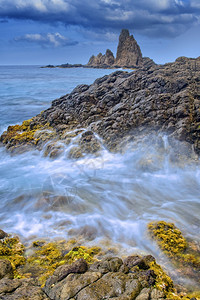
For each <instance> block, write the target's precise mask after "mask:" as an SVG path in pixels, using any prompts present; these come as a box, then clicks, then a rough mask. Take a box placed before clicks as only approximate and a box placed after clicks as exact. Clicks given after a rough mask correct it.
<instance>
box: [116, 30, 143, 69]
mask: <svg viewBox="0 0 200 300" xmlns="http://www.w3.org/2000/svg"><path fill="white" fill-rule="evenodd" d="M141 64H142V52H141V50H140V47H139V46H138V44H137V42H136V40H135V39H134V37H133V36H132V35H129V31H128V30H127V29H122V31H121V34H120V36H119V44H118V47H117V56H116V60H115V65H117V66H119V67H128V68H130V67H133V68H134V67H137V66H139V65H141Z"/></svg>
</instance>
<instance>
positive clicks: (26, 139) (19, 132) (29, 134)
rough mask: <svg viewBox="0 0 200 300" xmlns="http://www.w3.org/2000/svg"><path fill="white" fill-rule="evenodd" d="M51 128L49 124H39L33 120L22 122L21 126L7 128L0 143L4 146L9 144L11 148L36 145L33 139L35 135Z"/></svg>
mask: <svg viewBox="0 0 200 300" xmlns="http://www.w3.org/2000/svg"><path fill="white" fill-rule="evenodd" d="M48 128H51V127H50V125H49V123H46V124H39V123H37V122H35V120H34V118H32V119H29V120H25V121H23V123H22V125H14V126H9V127H8V129H7V131H5V132H4V133H3V134H2V136H1V141H2V142H3V143H4V144H8V143H10V144H11V145H12V146H15V145H19V144H23V143H26V144H30V143H31V144H37V142H38V139H36V138H35V136H34V135H35V133H36V132H37V131H38V130H41V129H48Z"/></svg>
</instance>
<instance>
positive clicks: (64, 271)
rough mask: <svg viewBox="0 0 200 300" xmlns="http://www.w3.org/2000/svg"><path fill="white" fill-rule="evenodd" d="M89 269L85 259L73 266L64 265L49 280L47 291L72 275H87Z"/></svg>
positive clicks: (79, 260)
mask: <svg viewBox="0 0 200 300" xmlns="http://www.w3.org/2000/svg"><path fill="white" fill-rule="evenodd" d="M87 269H88V264H87V263H86V261H85V260H84V259H83V258H80V259H78V260H77V261H76V262H74V263H72V264H71V265H68V264H67V265H63V266H60V267H58V268H57V269H56V270H55V272H54V273H53V275H52V276H51V277H50V278H48V279H47V281H46V284H45V291H48V289H49V287H51V286H52V285H53V284H55V283H58V282H59V281H61V280H63V279H64V278H65V277H67V275H69V274H70V273H85V272H86V271H87Z"/></svg>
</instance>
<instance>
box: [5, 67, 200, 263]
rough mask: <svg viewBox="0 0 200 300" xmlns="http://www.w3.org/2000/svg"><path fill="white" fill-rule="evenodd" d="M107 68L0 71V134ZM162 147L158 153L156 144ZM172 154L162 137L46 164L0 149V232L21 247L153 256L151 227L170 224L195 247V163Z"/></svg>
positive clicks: (198, 216)
mask: <svg viewBox="0 0 200 300" xmlns="http://www.w3.org/2000/svg"><path fill="white" fill-rule="evenodd" d="M113 71H114V70H104V69H84V68H74V69H60V68H53V69H48V68H40V66H1V67H0V104H1V105H0V130H1V133H2V132H3V131H4V130H6V128H7V127H8V126H9V125H14V124H21V123H22V121H23V120H26V119H29V118H31V117H33V116H35V115H37V114H38V113H40V112H41V111H43V110H45V109H47V108H48V107H49V106H50V105H51V101H52V100H54V99H56V98H59V97H61V96H63V95H65V94H67V93H70V92H71V91H72V90H73V89H74V88H75V87H76V86H77V85H78V84H91V83H92V82H93V81H94V80H95V79H96V78H99V77H102V76H104V75H106V74H110V73H112V72H113ZM99 138H100V137H99ZM156 141H158V142H156ZM160 143H161V144H162V151H160V148H157V146H156V145H158V144H160ZM177 147H179V144H178V142H177ZM180 147H181V145H180ZM173 151H174V150H173V148H172V147H170V145H169V139H168V136H167V135H165V134H159V135H158V136H154V137H151V138H148V137H146V139H145V142H143V141H140V142H137V143H135V144H134V142H133V144H132V145H127V147H126V148H125V149H124V151H123V152H120V153H111V152H109V151H108V150H107V148H106V147H103V150H102V152H101V154H100V155H99V156H97V157H94V156H87V157H84V158H80V159H78V160H74V159H69V158H68V157H67V156H66V155H65V154H63V155H61V156H60V157H58V158H56V159H52V158H50V157H45V156H44V154H43V151H38V150H34V151H29V152H26V153H22V154H17V155H13V154H11V153H9V152H7V151H6V149H5V148H4V147H3V146H1V147H0V228H1V229H3V230H4V231H6V232H9V233H13V234H16V235H18V236H20V238H21V239H22V241H24V242H27V243H28V242H31V241H33V240H35V239H40V238H41V239H46V240H52V239H60V238H61V239H79V240H80V242H81V243H82V244H86V245H97V244H98V245H101V246H102V247H107V248H110V249H114V248H115V249H117V251H118V252H120V251H121V253H128V254H130V253H150V254H153V255H154V256H156V257H157V258H158V259H160V257H161V253H160V252H159V250H158V248H157V246H156V244H155V243H153V242H152V240H151V239H150V237H149V234H148V230H147V225H148V223H149V222H152V221H158V220H164V221H166V222H173V223H174V224H175V225H176V226H177V227H178V228H179V229H180V230H181V231H182V232H183V234H184V235H185V236H187V237H189V238H191V239H193V240H195V241H198V242H200V234H199V233H200V169H199V160H198V158H196V160H194V162H191V161H187V160H185V159H183V161H181V162H180V161H179V163H174V162H173V159H172V157H173Z"/></svg>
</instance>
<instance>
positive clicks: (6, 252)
mask: <svg viewBox="0 0 200 300" xmlns="http://www.w3.org/2000/svg"><path fill="white" fill-rule="evenodd" d="M0 233H1V239H0V299H2V300H9V299H12V300H15V299H16V300H17V299H18V300H20V299H21V300H22V299H23V300H26V299H27V300H28V299H29V300H32V299H33V300H46V299H52V300H54V299H55V300H64V299H65V300H67V299H77V300H84V299H91V300H93V299H94V300H98V299H99V300H100V299H120V300H131V299H135V300H162V299H177V300H181V299H183V300H186V299H190V300H195V299H197V300H198V299H199V298H198V297H199V296H200V293H199V291H198V290H196V291H194V287H192V289H189V290H187V289H185V288H184V287H183V286H182V285H177V284H174V283H173V281H172V279H171V278H170V277H169V276H168V275H167V273H166V272H165V271H163V269H162V268H161V267H160V265H158V264H157V263H156V261H155V258H154V257H153V256H152V255H145V256H144V255H143V256H141V255H138V254H133V255H131V256H128V257H123V258H120V257H117V256H114V255H113V254H112V253H111V252H110V250H107V251H103V250H102V249H101V248H99V247H97V246H93V247H85V246H84V247H83V246H80V244H79V242H78V241H75V240H70V241H68V242H67V241H65V240H60V241H54V242H46V241H42V240H41V241H35V242H33V243H32V244H31V245H29V246H26V247H25V246H24V245H23V244H22V243H21V242H20V240H19V238H18V237H17V236H11V235H8V234H7V233H5V232H4V231H3V230H0ZM149 233H150V235H151V237H152V238H155V239H156V240H157V242H158V245H160V247H161V249H162V245H164V248H165V249H164V250H166V251H167V252H166V253H167V255H169V256H170V257H171V259H172V261H173V264H174V266H175V267H176V268H177V267H178V268H179V272H180V274H181V276H183V275H185V276H188V277H189V278H190V280H191V279H192V278H193V279H195V280H196V281H197V283H198V282H199V275H198V274H199V271H200V249H199V248H198V247H197V245H196V248H195V244H194V243H193V242H191V241H188V240H186V239H185V238H184V237H183V236H182V234H181V232H180V231H179V230H178V229H177V228H176V227H175V226H174V224H171V223H166V222H163V221H160V222H154V223H150V224H149ZM172 240H173V241H172ZM180 262H181V265H180ZM177 263H179V265H177ZM194 296H195V297H194Z"/></svg>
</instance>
